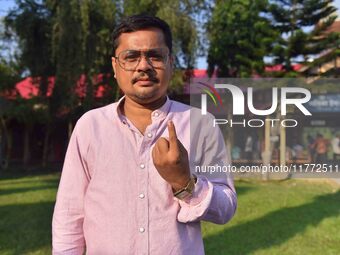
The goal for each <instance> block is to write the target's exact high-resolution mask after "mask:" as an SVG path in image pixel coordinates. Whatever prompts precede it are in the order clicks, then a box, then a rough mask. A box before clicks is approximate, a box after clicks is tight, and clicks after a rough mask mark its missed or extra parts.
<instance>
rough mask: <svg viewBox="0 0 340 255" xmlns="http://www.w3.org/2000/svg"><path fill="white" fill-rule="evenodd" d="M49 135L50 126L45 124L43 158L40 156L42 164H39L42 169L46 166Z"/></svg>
mask: <svg viewBox="0 0 340 255" xmlns="http://www.w3.org/2000/svg"><path fill="white" fill-rule="evenodd" d="M50 133H51V125H50V124H47V125H46V131H45V137H44V147H43V156H42V162H41V165H42V167H46V166H47V161H48V151H49V140H50Z"/></svg>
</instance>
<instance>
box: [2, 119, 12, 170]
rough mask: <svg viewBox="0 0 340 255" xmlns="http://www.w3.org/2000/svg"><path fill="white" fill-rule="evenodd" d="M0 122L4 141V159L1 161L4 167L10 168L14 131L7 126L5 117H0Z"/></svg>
mask: <svg viewBox="0 0 340 255" xmlns="http://www.w3.org/2000/svg"><path fill="white" fill-rule="evenodd" d="M0 122H1V123H0V124H1V126H2V131H3V132H2V134H3V139H2V140H3V142H4V144H5V146H4V148H5V149H4V153H3V154H4V159H3V161H2V162H0V163H1V165H2V167H3V169H8V166H9V162H10V159H11V154H12V132H11V131H10V130H9V129H8V128H7V125H6V120H5V119H4V118H1V119H0Z"/></svg>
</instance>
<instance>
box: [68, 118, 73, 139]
mask: <svg viewBox="0 0 340 255" xmlns="http://www.w3.org/2000/svg"><path fill="white" fill-rule="evenodd" d="M72 131H73V123H72V120H69V121H68V140H69V141H70V139H71V135H72Z"/></svg>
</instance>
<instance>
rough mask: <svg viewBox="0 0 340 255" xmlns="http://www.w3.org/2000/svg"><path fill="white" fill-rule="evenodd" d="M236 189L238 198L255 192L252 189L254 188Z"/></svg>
mask: <svg viewBox="0 0 340 255" xmlns="http://www.w3.org/2000/svg"><path fill="white" fill-rule="evenodd" d="M235 188H236V193H237V196H241V195H244V194H246V193H248V192H249V191H252V190H254V188H252V187H238V186H235Z"/></svg>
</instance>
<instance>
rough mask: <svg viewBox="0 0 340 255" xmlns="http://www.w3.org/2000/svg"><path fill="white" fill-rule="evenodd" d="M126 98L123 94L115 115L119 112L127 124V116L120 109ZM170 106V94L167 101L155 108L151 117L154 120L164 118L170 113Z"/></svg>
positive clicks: (122, 120) (119, 116) (120, 117)
mask: <svg viewBox="0 0 340 255" xmlns="http://www.w3.org/2000/svg"><path fill="white" fill-rule="evenodd" d="M124 100H125V96H122V97H121V98H120V99H119V100H118V102H117V104H116V109H115V115H116V114H117V116H118V119H119V120H120V121H121V122H122V123H123V124H126V117H125V116H124V115H123V114H122V113H121V111H120V106H121V104H122V103H123V102H124ZM170 106H171V100H170V99H169V97H168V96H166V101H165V103H164V104H163V105H162V106H161V107H160V108H158V109H156V110H154V111H153V112H152V113H151V119H152V121H157V120H162V119H164V118H165V117H166V116H167V115H168V113H169V110H170Z"/></svg>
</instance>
